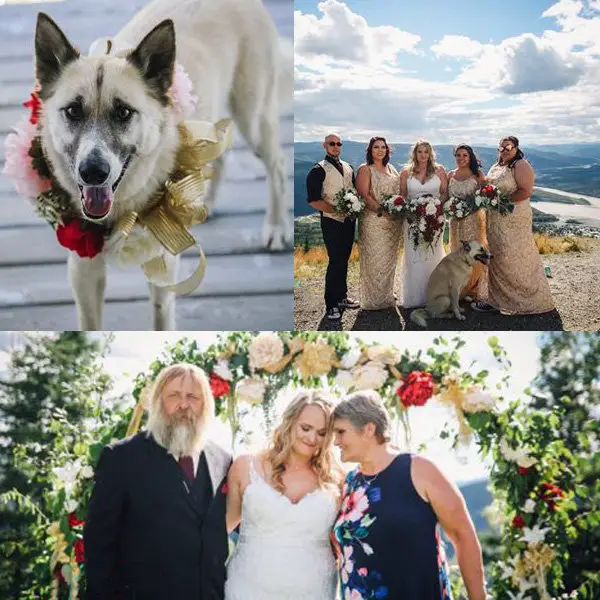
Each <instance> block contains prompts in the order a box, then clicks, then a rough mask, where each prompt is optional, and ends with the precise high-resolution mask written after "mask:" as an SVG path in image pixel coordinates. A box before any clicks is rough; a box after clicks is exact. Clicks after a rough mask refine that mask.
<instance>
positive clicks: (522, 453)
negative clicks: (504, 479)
mask: <svg viewBox="0 0 600 600" xmlns="http://www.w3.org/2000/svg"><path fill="white" fill-rule="evenodd" d="M500 452H501V453H502V456H504V458H505V459H506V460H510V461H512V462H516V463H517V464H518V465H519V466H520V467H523V468H524V469H529V468H530V467H533V465H535V463H536V462H537V459H535V458H533V457H531V456H529V454H528V452H529V450H528V449H527V448H521V449H519V450H513V449H512V448H511V447H510V446H509V445H508V442H507V441H506V440H505V439H504V438H503V439H502V440H501V441H500Z"/></svg>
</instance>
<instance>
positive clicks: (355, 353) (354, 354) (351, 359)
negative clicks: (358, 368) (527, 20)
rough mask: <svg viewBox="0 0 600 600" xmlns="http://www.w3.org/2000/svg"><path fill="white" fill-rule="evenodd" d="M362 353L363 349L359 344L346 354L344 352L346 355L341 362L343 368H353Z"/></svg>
mask: <svg viewBox="0 0 600 600" xmlns="http://www.w3.org/2000/svg"><path fill="white" fill-rule="evenodd" d="M361 354H362V351H361V349H360V348H359V347H358V346H353V347H352V348H350V350H348V352H346V354H344V357H343V358H342V360H341V362H340V365H341V367H342V368H343V369H351V368H352V367H353V366H354V365H355V364H356V363H357V362H358V359H359V358H360V356H361Z"/></svg>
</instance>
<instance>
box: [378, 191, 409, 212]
mask: <svg viewBox="0 0 600 600" xmlns="http://www.w3.org/2000/svg"><path fill="white" fill-rule="evenodd" d="M406 204H407V202H406V199H405V198H404V196H400V195H393V194H389V195H386V196H383V197H382V199H381V208H382V209H383V210H385V212H386V213H388V214H390V215H393V216H395V217H398V216H401V215H402V214H403V213H404V211H405V208H406Z"/></svg>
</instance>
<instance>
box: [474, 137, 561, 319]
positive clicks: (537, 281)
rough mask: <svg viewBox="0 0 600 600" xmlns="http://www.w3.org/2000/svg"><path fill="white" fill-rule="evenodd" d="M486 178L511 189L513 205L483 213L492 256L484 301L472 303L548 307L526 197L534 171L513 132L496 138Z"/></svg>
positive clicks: (525, 311)
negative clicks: (507, 211) (502, 211)
mask: <svg viewBox="0 0 600 600" xmlns="http://www.w3.org/2000/svg"><path fill="white" fill-rule="evenodd" d="M487 180H488V183H491V184H493V185H495V186H497V187H498V188H499V189H500V191H501V192H503V193H506V194H509V195H510V198H511V200H512V201H513V202H514V203H515V210H514V212H513V213H511V214H509V215H504V216H503V215H501V214H500V213H499V212H497V211H493V210H492V211H489V212H488V214H487V238H488V243H489V250H490V252H491V253H492V255H493V256H494V258H493V259H492V260H491V261H490V266H489V268H488V302H484V301H482V300H479V301H477V302H474V303H473V304H472V305H471V306H472V307H473V308H474V309H475V310H478V311H480V312H497V311H500V312H502V313H504V314H507V315H530V314H539V313H545V312H549V311H551V310H553V309H554V301H553V300H552V294H551V293H550V286H549V285H548V281H547V280H546V275H545V273H544V268H543V266H542V261H541V260H540V255H539V252H538V249H537V246H536V245H535V240H534V239H533V232H532V210H531V205H530V202H529V198H530V197H531V193H532V191H533V183H534V180H535V174H534V172H533V169H532V168H531V165H530V164H529V163H528V162H527V161H526V160H525V156H524V154H523V152H522V151H521V149H520V148H519V140H518V139H517V138H516V137H514V136H508V137H505V138H502V139H501V140H500V145H499V147H498V160H497V161H496V163H495V164H494V165H492V167H491V168H490V170H489V172H488V175H487Z"/></svg>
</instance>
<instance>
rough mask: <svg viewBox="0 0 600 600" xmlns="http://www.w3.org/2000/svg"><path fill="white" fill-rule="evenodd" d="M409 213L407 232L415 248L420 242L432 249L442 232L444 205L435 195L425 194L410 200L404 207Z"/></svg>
mask: <svg viewBox="0 0 600 600" xmlns="http://www.w3.org/2000/svg"><path fill="white" fill-rule="evenodd" d="M406 212H407V214H408V215H409V216H408V221H409V233H410V236H411V238H412V240H413V244H414V248H415V250H416V249H417V247H418V246H419V245H421V244H424V245H425V246H428V247H429V248H431V249H433V246H434V244H435V243H436V242H437V241H438V239H439V237H440V235H441V234H442V233H443V232H444V226H445V223H446V221H445V219H444V205H443V204H442V201H441V200H440V199H439V198H437V197H436V196H432V195H431V194H425V195H423V196H419V197H418V198H413V199H412V200H410V201H409V202H408V204H407V207H406Z"/></svg>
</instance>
